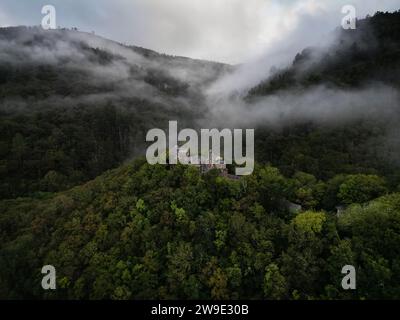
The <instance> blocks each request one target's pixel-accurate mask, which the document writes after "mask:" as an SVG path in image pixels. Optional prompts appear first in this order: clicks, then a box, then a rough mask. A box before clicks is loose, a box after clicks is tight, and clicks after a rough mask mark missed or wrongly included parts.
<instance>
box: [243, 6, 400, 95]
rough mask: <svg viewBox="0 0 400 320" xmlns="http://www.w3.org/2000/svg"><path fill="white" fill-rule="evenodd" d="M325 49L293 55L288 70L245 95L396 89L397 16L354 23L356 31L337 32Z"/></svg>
mask: <svg viewBox="0 0 400 320" xmlns="http://www.w3.org/2000/svg"><path fill="white" fill-rule="evenodd" d="M335 33H336V34H337V35H336V37H335V41H334V42H333V43H331V44H330V45H329V46H328V47H325V48H324V47H321V48H318V47H311V48H306V49H304V50H303V51H302V52H301V53H299V54H297V55H296V57H295V59H294V60H293V63H292V65H291V66H289V67H287V68H284V69H282V70H275V71H274V74H273V75H272V76H271V77H269V78H268V79H266V80H265V81H262V82H261V83H260V84H259V85H258V86H256V87H254V88H252V89H251V90H250V91H249V97H254V96H260V95H268V94H272V93H274V92H276V91H280V90H289V89H294V88H296V89H298V90H301V89H304V88H308V87H312V86H317V85H319V84H328V85H329V86H332V87H339V88H341V87H344V88H355V87H360V86H362V85H366V84H371V83H374V82H381V83H387V84H390V85H393V86H396V87H397V88H399V86H400V12H399V11H398V12H395V13H383V12H377V13H376V14H375V15H374V16H373V17H369V18H367V19H363V20H358V21H357V28H356V29H354V30H352V29H348V30H344V29H342V28H338V30H336V32H335Z"/></svg>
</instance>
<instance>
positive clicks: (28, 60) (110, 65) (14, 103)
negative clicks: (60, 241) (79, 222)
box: [0, 27, 232, 198]
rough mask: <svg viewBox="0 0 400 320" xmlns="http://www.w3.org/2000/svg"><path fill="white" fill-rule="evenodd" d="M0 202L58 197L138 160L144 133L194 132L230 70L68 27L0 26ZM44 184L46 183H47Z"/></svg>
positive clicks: (227, 66)
mask: <svg viewBox="0 0 400 320" xmlns="http://www.w3.org/2000/svg"><path fill="white" fill-rule="evenodd" d="M0 50H1V54H0V115H1V121H0V134H1V142H0V159H1V161H0V177H1V182H0V197H7V198H10V197H14V196H18V195H21V194H27V193H31V192H34V191H37V190H43V191H45V190H48V191H50V190H53V191H54V190H60V189H63V188H68V187H71V186H73V185H75V184H77V183H82V182H83V181H87V180H88V179H92V178H94V177H96V176H97V175H99V174H100V173H102V172H103V171H104V170H107V169H110V168H114V167H116V166H118V165H120V164H121V163H122V162H123V161H124V160H126V159H128V158H130V157H133V156H135V155H138V154H141V153H142V151H143V148H144V143H145V134H146V132H147V131H148V130H149V129H150V128H155V127H165V126H167V125H168V120H171V119H173V120H179V122H180V124H181V125H186V126H190V127H194V126H195V123H194V119H198V118H201V117H202V116H203V113H204V112H205V110H206V107H205V105H204V96H203V92H202V90H201V88H202V87H203V86H205V85H206V84H207V83H210V82H211V81H213V80H215V79H216V78H218V77H219V76H221V75H222V74H224V73H226V72H230V70H232V67H230V66H229V65H225V64H220V63H215V62H209V61H201V60H192V59H189V58H184V57H173V56H167V55H164V54H159V53H156V52H154V51H151V50H147V49H143V48H139V47H133V46H125V45H122V44H119V43H116V42H114V41H111V40H107V39H104V38H101V37H99V36H96V35H94V34H89V33H83V32H79V31H76V30H65V29H58V30H48V31H44V30H42V29H41V28H39V27H12V28H2V29H0ZM48 178H49V179H50V180H52V181H53V182H49V181H48Z"/></svg>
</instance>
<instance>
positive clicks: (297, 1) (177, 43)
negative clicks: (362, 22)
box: [0, 0, 400, 63]
mask: <svg viewBox="0 0 400 320" xmlns="http://www.w3.org/2000/svg"><path fill="white" fill-rule="evenodd" d="M46 4H52V5H54V6H55V7H56V10H57V25H59V26H61V27H78V29H80V30H83V31H95V32H96V33H97V34H99V35H102V36H104V37H106V38H110V39H112V40H117V41H119V42H123V43H126V44H132V45H138V46H142V47H146V48H150V49H153V50H156V51H159V52H163V53H168V54H175V55H182V56H188V57H192V58H201V59H208V60H216V61H221V62H227V63H242V62H246V61H248V60H251V59H254V58H255V57H259V56H262V55H263V54H265V53H268V51H270V50H275V48H276V47H277V46H278V45H279V46H282V43H285V42H288V41H290V42H291V43H293V46H292V47H298V48H302V47H305V46H307V45H309V44H312V42H316V41H318V40H319V39H323V38H324V37H326V36H327V35H328V34H329V32H330V31H332V30H333V29H334V28H335V27H337V26H339V25H340V23H341V19H342V17H343V16H344V15H343V14H342V13H341V8H342V7H343V5H345V4H352V5H354V6H355V7H356V9H357V16H359V17H364V16H365V15H367V14H373V13H374V12H375V11H377V10H380V11H394V10H397V9H400V1H399V0H353V1H350V0H279V1H278V0H68V1H65V0H51V1H50V0H47V1H40V0H1V2H0V25H1V26H10V25H39V24H40V23H41V19H42V15H41V8H42V6H43V5H46Z"/></svg>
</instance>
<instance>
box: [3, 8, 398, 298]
mask: <svg viewBox="0 0 400 320" xmlns="http://www.w3.org/2000/svg"><path fill="white" fill-rule="evenodd" d="M336 32H337V37H336V41H335V42H334V43H333V44H332V45H331V46H329V47H328V48H308V49H305V50H304V51H303V52H301V53H299V54H298V55H297V56H296V57H294V60H293V63H292V64H291V65H290V66H288V67H287V68H284V69H279V70H278V69H277V70H275V71H274V72H273V74H272V75H271V76H268V77H266V79H265V80H263V81H262V82H261V83H260V84H259V85H258V86H256V87H254V88H252V89H251V90H249V92H248V93H246V94H245V98H244V101H245V103H247V105H246V107H247V108H249V110H251V108H252V107H254V106H256V105H260V104H261V105H262V103H263V101H265V100H263V99H268V98H269V97H277V96H285V95H288V94H291V95H299V96H300V95H301V94H302V93H304V92H306V91H307V90H313V88H319V87H320V86H321V85H323V86H325V87H327V88H329V89H330V90H347V91H348V92H358V91H356V90H360V89H362V88H365V87H370V88H371V87H372V88H373V90H376V91H378V90H379V88H381V86H385V88H386V89H385V90H387V88H390V90H391V91H390V92H394V93H393V97H394V98H393V99H391V100H390V105H389V103H386V102H384V101H379V99H377V100H378V101H372V102H371V101H370V100H372V99H370V98H365V97H364V96H361V100H362V99H364V100H362V102H363V103H364V102H365V104H366V105H367V103H368V104H371V103H373V104H375V105H374V108H375V109H367V107H366V108H365V112H362V114H361V115H359V116H358V115H357V116H353V117H347V118H345V117H337V118H335V121H330V122H324V121H318V120H316V119H311V120H310V119H306V120H304V119H303V118H295V119H291V120H290V121H285V122H281V123H279V124H275V125H268V124H267V123H264V124H257V126H256V134H255V153H256V154H255V155H256V160H257V163H256V168H255V171H254V173H253V174H252V175H250V176H245V177H241V178H240V179H230V178H229V177H224V176H221V175H220V174H219V172H218V171H217V170H212V171H209V172H207V173H206V174H201V173H200V172H199V171H198V169H196V167H192V166H183V165H169V166H162V165H154V166H151V165H149V164H147V163H146V160H145V159H144V158H143V157H141V155H143V152H144V150H145V147H146V144H145V134H146V132H147V130H148V129H150V128H155V127H160V128H164V127H166V126H167V125H168V120H178V121H179V123H180V125H181V126H182V127H185V126H188V127H193V128H197V127H198V126H199V122H198V120H199V119H202V120H204V119H206V120H207V119H208V117H209V116H210V115H209V112H210V109H211V108H212V106H210V105H209V104H208V103H209V101H208V100H207V95H206V90H203V89H204V88H207V86H208V85H209V84H210V83H212V82H213V81H215V80H217V79H219V78H221V77H222V76H224V75H226V74H230V73H233V72H235V68H236V67H235V66H229V65H224V64H219V63H214V62H208V61H199V60H191V59H187V58H182V57H172V56H167V55H163V54H158V53H156V52H153V51H150V50H147V49H143V48H138V47H128V46H124V45H121V44H118V43H115V42H112V41H109V40H106V39H102V38H100V37H98V36H95V35H93V34H85V33H81V32H78V31H76V30H72V31H71V30H52V31H49V32H48V31H43V30H40V29H39V28H35V27H32V28H27V27H18V28H4V29H0V48H1V50H2V54H1V55H0V133H1V136H0V137H1V138H0V179H1V180H0V199H1V200H0V266H1V267H0V298H4V299H10V298H11V299H12V298H14V299H20V298H32V299H41V298H45V299H54V298H63V299H64V298H65V299H157V298H159V299H177V298H181V299H238V298H241V299H399V298H400V248H399V243H400V157H399V154H400V153H399V152H400V144H399V142H400V132H399V130H398V129H397V128H398V123H399V121H400V108H399V107H400V99H398V97H399V94H398V90H399V85H400V78H399V74H400V73H399V71H400V70H399V67H400V36H399V35H400V12H394V13H380V12H379V13H377V14H375V15H374V16H372V17H367V18H366V19H363V20H359V21H358V28H357V29H356V30H337V31H336ZM266 74H267V73H266ZM316 90H318V89H316ZM324 92H325V91H324ZM385 92H386V91H385ZM371 110H372V111H371ZM349 113H351V112H349ZM203 123H204V122H203ZM227 126H229V125H228V124H227ZM230 169H231V168H230ZM46 264H50V265H54V266H55V267H56V270H57V290H55V291H44V290H43V289H42V288H41V286H40V282H41V279H42V276H43V275H42V274H41V273H40V270H41V267H42V266H43V265H46ZM344 265H354V266H355V267H356V270H357V290H354V291H353V290H350V291H345V290H342V287H341V281H342V278H343V274H342V273H341V270H342V267H343V266H344Z"/></svg>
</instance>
